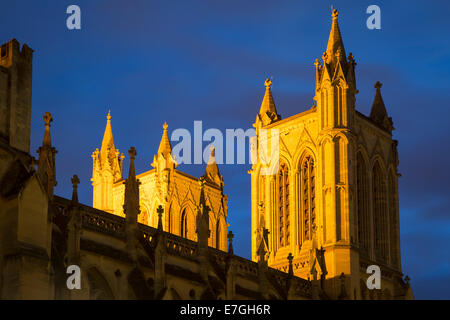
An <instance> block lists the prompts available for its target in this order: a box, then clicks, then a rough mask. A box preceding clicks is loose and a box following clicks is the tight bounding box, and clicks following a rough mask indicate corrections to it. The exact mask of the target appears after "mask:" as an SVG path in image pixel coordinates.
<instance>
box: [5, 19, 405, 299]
mask: <svg viewBox="0 0 450 320" xmlns="http://www.w3.org/2000/svg"><path fill="white" fill-rule="evenodd" d="M337 15H338V14H337V11H334V12H333V20H332V28H331V32H330V37H329V41H328V46H327V50H326V52H325V53H324V55H323V62H322V63H319V61H316V92H315V100H316V102H317V104H316V106H314V107H312V108H311V109H310V110H308V111H306V112H303V113H300V114H298V115H295V116H292V117H290V118H287V119H281V117H280V115H279V114H278V112H277V109H276V107H275V102H274V99H273V96H272V92H271V82H270V81H266V93H265V95H264V98H263V102H262V105H261V109H260V112H259V113H258V115H257V118H256V122H255V129H256V137H257V140H256V143H257V144H256V147H257V148H260V147H261V145H262V143H263V142H265V141H261V140H264V139H265V138H264V137H262V136H261V135H260V133H261V130H262V129H270V128H276V129H278V130H279V147H280V148H279V155H280V156H279V159H278V160H279V161H278V162H279V168H278V170H277V172H276V174H274V175H265V174H261V170H263V169H264V168H265V167H266V165H267V163H266V162H264V161H261V160H260V159H256V160H257V161H256V162H255V163H254V164H253V166H252V169H251V171H250V173H251V179H252V190H251V202H252V212H251V215H252V234H251V235H249V239H250V237H251V240H252V260H254V261H250V260H247V259H244V258H242V257H239V256H236V255H235V254H234V250H233V234H232V232H230V231H229V230H228V229H227V227H228V226H227V223H226V217H227V215H228V212H227V201H228V199H227V197H226V195H225V194H224V193H223V186H224V179H223V177H222V176H221V175H220V173H219V168H218V166H217V164H216V163H215V161H208V164H207V165H206V169H205V174H204V175H203V177H201V178H200V179H198V178H195V177H191V176H189V175H186V174H185V173H182V172H181V171H179V170H178V169H177V164H176V162H175V161H174V159H173V157H172V151H171V145H170V140H169V138H168V133H167V126H166V125H165V126H164V128H163V136H162V139H161V143H160V146H159V148H158V151H157V153H156V155H155V157H154V161H153V169H152V170H150V171H149V172H146V173H141V174H137V173H136V172H135V161H140V159H139V156H138V152H137V151H136V149H135V148H134V147H131V148H129V151H128V158H129V160H130V165H129V168H128V175H127V178H126V179H124V178H123V170H124V168H123V165H122V164H123V162H122V160H123V157H122V156H121V154H120V152H119V151H118V150H116V148H115V146H114V143H113V138H112V131H111V132H110V129H108V121H110V119H107V128H106V130H105V135H104V140H103V143H102V148H101V150H98V151H95V152H94V154H93V175H92V183H93V186H94V196H93V201H94V203H93V207H92V206H87V205H83V204H80V203H79V201H78V188H79V187H80V186H81V187H83V188H85V187H87V184H88V183H87V182H86V181H80V180H79V179H78V177H77V176H76V175H74V176H73V178H72V180H71V183H72V187H73V193H72V197H71V199H65V198H63V197H60V196H57V195H55V194H54V187H55V185H56V180H57V179H56V178H57V177H56V170H55V168H56V165H57V161H56V153H57V151H56V149H55V147H54V146H53V145H52V140H51V130H50V127H51V123H52V121H53V118H52V116H51V114H50V113H48V112H47V113H45V115H44V117H43V120H44V126H45V129H44V138H43V141H42V145H41V146H40V147H39V149H38V157H37V159H35V158H34V157H33V155H32V154H31V153H30V150H29V141H30V129H29V128H30V114H31V69H32V68H31V67H32V50H31V49H30V48H28V47H27V46H26V45H23V47H22V48H20V46H19V44H18V42H17V41H16V40H11V41H10V42H8V43H6V44H4V45H2V46H1V47H0V48H1V54H0V110H1V111H2V114H5V115H7V116H6V119H5V117H2V118H1V120H0V274H1V276H0V298H2V299H410V298H413V295H412V292H411V287H410V285H409V282H408V277H406V278H403V275H402V272H401V263H400V249H399V248H400V243H399V224H398V214H399V213H398V190H397V177H398V172H397V166H398V156H397V148H396V147H397V142H396V141H395V140H393V139H392V130H393V123H392V120H391V119H390V118H389V117H388V115H387V111H386V108H385V105H384V102H383V99H382V97H381V90H380V89H381V84H379V83H377V85H376V93H375V99H374V102H373V106H372V112H371V114H370V116H368V117H367V116H364V115H362V114H361V113H359V112H358V111H356V109H355V106H356V99H355V95H356V93H357V90H356V81H355V72H354V71H355V65H356V63H355V61H354V58H353V56H352V55H351V54H349V56H348V58H347V56H346V54H345V49H344V45H343V41H342V37H341V34H340V31H339V27H338V21H337ZM109 125H110V124H109ZM111 130H112V129H111ZM103 146H105V147H104V148H103ZM155 149H156V148H155ZM214 156H215V155H214V153H213V152H212V153H211V159H214ZM74 170H76V169H74ZM59 183H60V184H66V183H69V182H68V181H59ZM183 188H184V189H183ZM184 199H187V201H186V202H187V204H186V207H183V201H184ZM188 207H189V210H190V211H189V214H186V211H185V209H186V208H188ZM185 217H186V218H185ZM227 240H228V243H227ZM70 265H76V266H79V267H80V270H81V289H80V290H76V289H74V290H68V288H67V286H66V280H67V273H66V270H67V267H68V266H70ZM368 265H377V266H379V267H380V270H381V289H373V290H369V289H368V288H367V286H366V285H365V280H366V279H367V277H368V276H369V275H368V274H367V273H366V270H367V266H368Z"/></svg>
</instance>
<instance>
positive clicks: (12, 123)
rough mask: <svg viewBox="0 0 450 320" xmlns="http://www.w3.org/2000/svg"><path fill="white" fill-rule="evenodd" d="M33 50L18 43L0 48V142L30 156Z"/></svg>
mask: <svg viewBox="0 0 450 320" xmlns="http://www.w3.org/2000/svg"><path fill="white" fill-rule="evenodd" d="M32 71H33V50H32V49H31V48H30V47H28V46H27V45H26V44H24V45H23V46H22V49H21V48H20V44H19V42H18V41H17V40H16V39H12V40H11V41H9V42H7V43H5V44H3V45H2V46H1V47H0V115H1V116H0V139H2V140H4V141H6V142H7V143H8V144H9V145H10V146H11V147H13V148H16V149H18V150H20V151H23V152H26V153H29V152H30V123H31V85H32Z"/></svg>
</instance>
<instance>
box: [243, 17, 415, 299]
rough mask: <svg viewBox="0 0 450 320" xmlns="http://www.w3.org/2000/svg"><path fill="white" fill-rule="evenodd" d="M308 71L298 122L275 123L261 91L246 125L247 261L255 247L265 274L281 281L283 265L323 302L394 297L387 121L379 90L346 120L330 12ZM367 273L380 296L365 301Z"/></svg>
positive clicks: (397, 279)
mask: <svg viewBox="0 0 450 320" xmlns="http://www.w3.org/2000/svg"><path fill="white" fill-rule="evenodd" d="M314 64H315V67H316V82H315V84H316V88H315V95H314V100H315V101H316V105H315V106H313V107H312V108H311V109H309V110H307V111H305V112H302V113H299V114H297V115H294V116H292V117H289V118H286V119H281V116H280V115H279V114H278V113H277V109H276V107H275V102H274V98H273V93H272V90H271V84H272V83H271V81H270V80H266V83H265V85H266V92H265V95H264V98H263V102H262V105H261V108H260V112H259V114H258V115H257V117H256V122H255V124H254V126H255V128H256V134H257V143H256V148H258V161H257V162H256V163H255V164H254V165H253V167H252V170H251V171H250V173H251V175H252V259H253V260H254V261H257V260H258V248H260V247H261V246H262V245H263V244H264V245H266V246H267V248H268V249H267V250H268V251H269V257H268V264H269V266H272V267H274V268H277V269H280V270H283V271H286V272H287V271H288V270H289V262H288V259H287V257H288V256H289V257H290V261H291V262H292V269H293V272H294V274H296V275H298V276H301V277H303V278H310V279H312V280H317V281H319V278H320V287H321V290H322V291H323V292H325V293H326V294H327V295H328V296H330V297H331V298H341V299H347V298H351V299H353V298H356V299H361V298H368V297H369V296H370V295H372V296H370V297H373V295H374V294H375V295H378V297H392V296H402V295H404V294H405V290H406V289H405V288H406V287H407V285H406V284H405V283H404V281H403V279H402V273H401V265H400V244H399V224H398V221H399V219H398V215H399V213H398V190H397V180H398V172H397V166H398V156H397V142H396V141H395V140H393V139H392V130H393V125H392V120H391V118H389V117H388V115H387V111H386V107H385V105H384V102H383V99H382V97H381V92H380V88H381V84H379V83H377V84H376V86H375V87H376V94H375V99H374V103H373V107H372V112H371V115H370V117H367V116H365V115H363V114H361V113H360V112H358V111H356V109H355V101H356V99H355V96H356V94H357V93H358V91H357V89H356V79H355V66H356V62H355V60H354V57H353V55H352V54H351V53H350V54H349V55H348V56H346V51H345V48H344V43H343V39H342V35H341V32H340V29H339V24H338V12H337V11H336V10H333V13H332V24H331V31H330V35H329V39H328V44H327V47H326V51H325V52H324V53H323V55H322V63H320V62H319V60H318V59H316V61H315V63H314ZM268 137H269V138H268ZM270 139H272V140H273V139H275V140H277V141H278V142H279V143H278V150H279V154H278V155H277V156H276V157H275V159H272V161H271V163H270V164H267V163H265V162H264V161H263V159H261V158H259V154H260V152H259V151H260V150H261V149H262V148H264V147H265V146H266V145H267V144H268V140H270ZM265 148H266V149H267V148H269V147H267V146H266V147H265ZM272 156H273V155H272ZM274 162H275V165H276V168H277V169H276V170H275V171H273V172H270V173H269V174H267V171H264V169H266V167H267V166H269V167H270V166H271V167H273V166H274ZM263 242H264V243H263ZM291 254H292V256H293V257H292V256H291ZM373 264H375V265H378V266H380V268H381V273H382V287H381V289H380V290H378V291H370V292H369V291H368V290H367V287H366V285H365V281H366V279H367V277H368V274H367V273H366V268H367V266H368V265H373Z"/></svg>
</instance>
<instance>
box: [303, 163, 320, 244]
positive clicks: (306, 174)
mask: <svg viewBox="0 0 450 320" xmlns="http://www.w3.org/2000/svg"><path fill="white" fill-rule="evenodd" d="M315 178H316V174H315V168H314V159H313V158H312V156H310V155H308V156H306V157H305V158H304V159H303V161H302V162H301V164H300V188H299V189H300V197H299V198H300V199H301V200H300V201H301V211H302V219H301V223H302V231H303V240H310V239H312V232H313V228H314V227H315V224H316V201H315V198H316V179H315Z"/></svg>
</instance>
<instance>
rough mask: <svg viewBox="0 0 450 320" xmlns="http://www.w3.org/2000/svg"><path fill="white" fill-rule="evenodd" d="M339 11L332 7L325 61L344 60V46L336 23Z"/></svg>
mask: <svg viewBox="0 0 450 320" xmlns="http://www.w3.org/2000/svg"><path fill="white" fill-rule="evenodd" d="M338 15H339V12H338V11H337V10H336V9H334V10H333V12H332V14H331V16H332V17H333V20H332V23H331V31H330V36H329V38H328V45H327V51H326V57H325V58H326V59H325V60H326V63H328V64H329V63H331V62H332V61H341V62H342V61H345V60H346V55H345V48H344V42H343V41H342V36H341V31H340V29H339V23H338Z"/></svg>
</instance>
